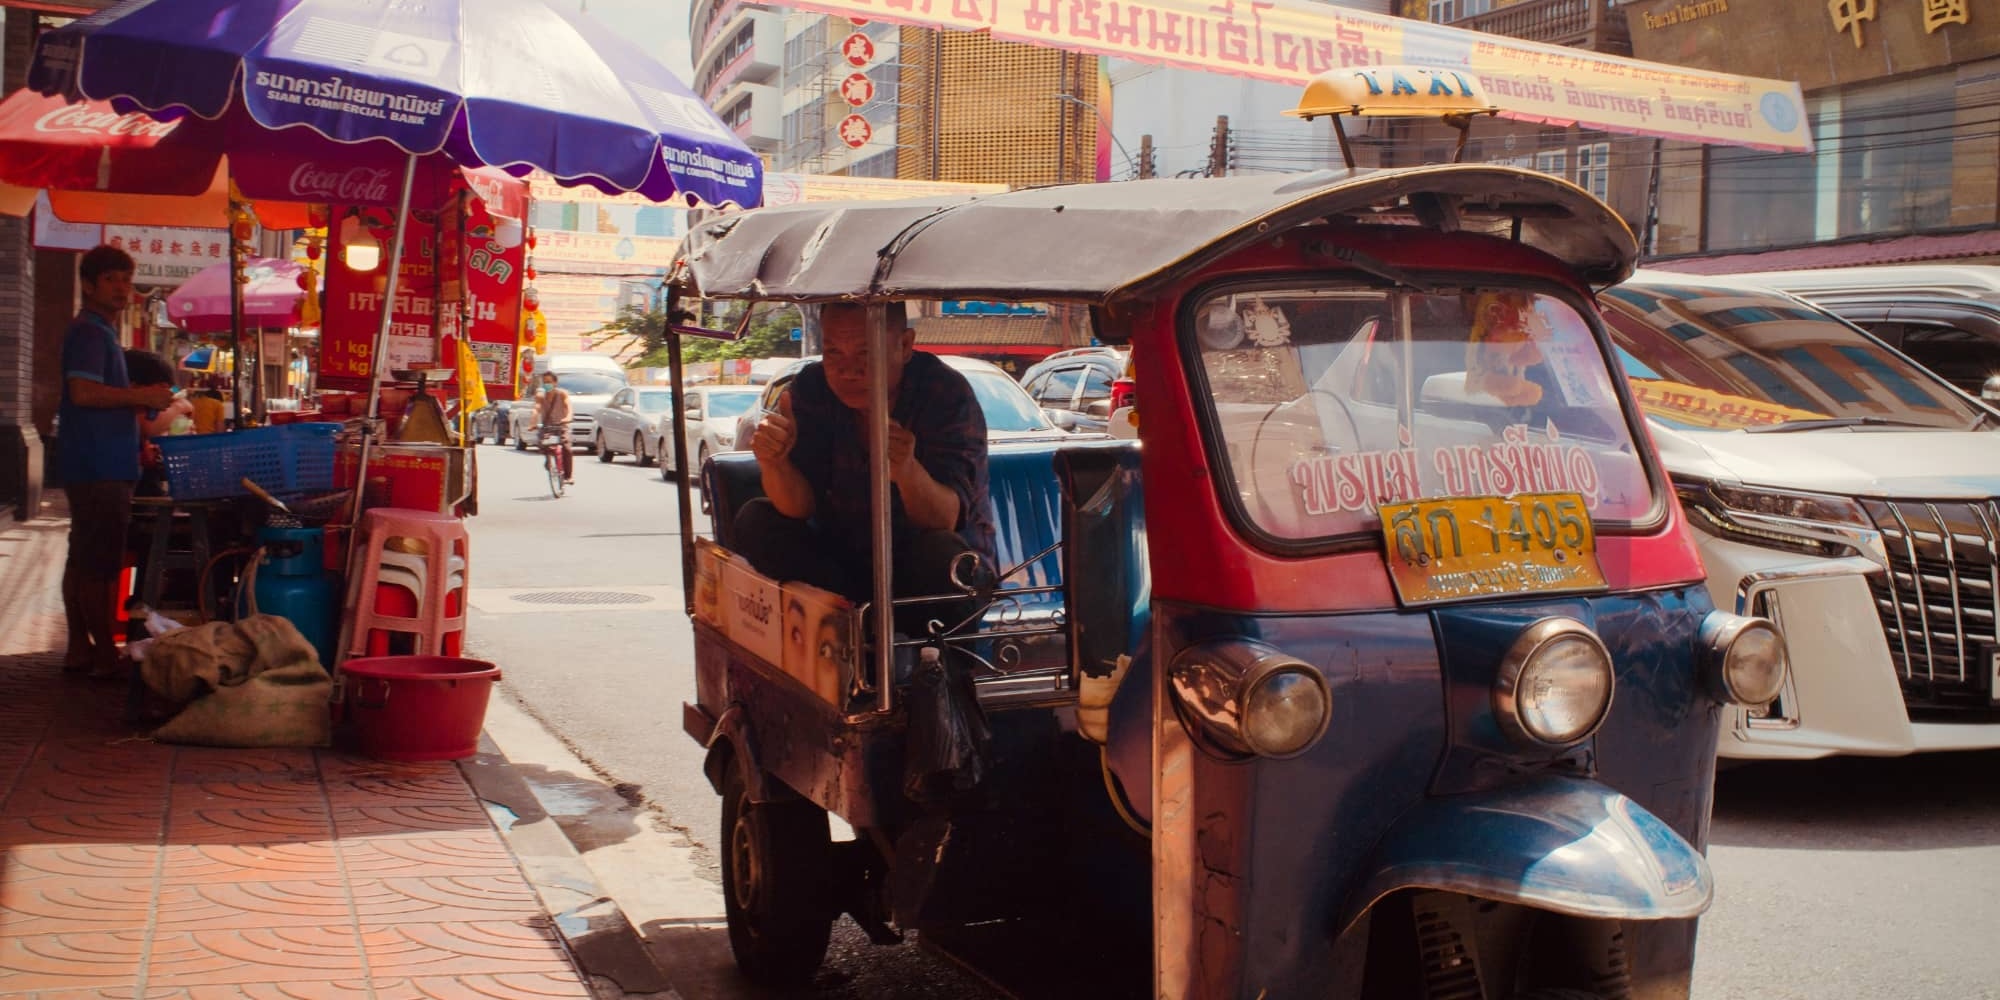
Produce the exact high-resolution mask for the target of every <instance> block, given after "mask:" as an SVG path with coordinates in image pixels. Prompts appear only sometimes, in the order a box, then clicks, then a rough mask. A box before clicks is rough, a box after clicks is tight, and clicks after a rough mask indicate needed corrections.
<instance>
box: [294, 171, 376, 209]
mask: <svg viewBox="0 0 2000 1000" xmlns="http://www.w3.org/2000/svg"><path fill="white" fill-rule="evenodd" d="M389 173H390V172H389V171H388V170H387V169H382V168H374V167H347V168H339V167H331V168H329V167H321V166H320V165H319V164H317V163H311V162H307V163H301V164H299V165H298V168H297V169H295V170H293V171H292V193H293V194H295V195H298V196H299V197H301V198H309V199H312V200H315V201H361V202H386V201H388V200H389Z"/></svg>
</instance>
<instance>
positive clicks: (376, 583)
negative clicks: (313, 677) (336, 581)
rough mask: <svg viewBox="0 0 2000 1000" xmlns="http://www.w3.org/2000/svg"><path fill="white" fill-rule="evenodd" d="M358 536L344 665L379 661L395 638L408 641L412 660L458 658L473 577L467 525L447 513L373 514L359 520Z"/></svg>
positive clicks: (393, 509) (392, 511)
mask: <svg viewBox="0 0 2000 1000" xmlns="http://www.w3.org/2000/svg"><path fill="white" fill-rule="evenodd" d="M360 530H361V533H362V537H361V544H360V545H359V546H358V547H357V548H356V549H355V553H354V560H355V561H354V571H353V572H351V573H349V574H348V580H349V583H348V592H347V607H348V608H349V609H351V613H352V614H353V616H354V622H353V627H352V628H351V629H350V630H349V632H348V638H347V643H346V645H347V648H346V649H344V650H343V651H342V658H343V659H345V658H346V657H349V656H380V655H384V654H386V653H387V652H388V651H389V648H390V643H391V641H392V635H393V634H394V633H399V632H400V633H406V634H408V635H410V636H411V637H412V638H413V640H414V643H415V648H413V649H411V650H410V651H409V652H410V654H411V655H416V656H456V655H458V653H459V651H460V650H461V649H463V648H464V644H465V596H464V592H465V587H466V582H467V580H468V578H469V577H470V576H471V550H470V548H469V543H468V540H467V537H466V532H465V523H464V522H462V521H460V520H459V519H458V518H455V517H452V516H451V515H449V514H438V513H433V512H430V511H421V510H403V509H401V508H396V507H376V508H373V509H370V510H368V511H367V512H366V513H364V514H363V515H362V520H361V529H360Z"/></svg>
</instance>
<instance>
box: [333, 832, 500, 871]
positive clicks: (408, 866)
mask: <svg viewBox="0 0 2000 1000" xmlns="http://www.w3.org/2000/svg"><path fill="white" fill-rule="evenodd" d="M338 843H339V849H340V856H341V858H342V860H344V861H345V862H346V864H347V875H348V877H349V878H351V879H354V880H356V881H360V880H363V879H383V878H399V877H405V876H416V877H437V876H446V877H450V876H459V875H474V876H478V875H498V874H504V873H512V872H518V871H519V866H518V865H517V864H516V863H515V861H514V856H513V855H512V854H509V853H508V851H507V846H506V844H505V843H503V842H502V841H501V840H500V837H499V835H498V834H496V833H492V832H490V831H488V832H485V833H477V834H474V833H465V834H452V835H449V836H426V837H374V838H369V839H365V840H342V841H339V842H338Z"/></svg>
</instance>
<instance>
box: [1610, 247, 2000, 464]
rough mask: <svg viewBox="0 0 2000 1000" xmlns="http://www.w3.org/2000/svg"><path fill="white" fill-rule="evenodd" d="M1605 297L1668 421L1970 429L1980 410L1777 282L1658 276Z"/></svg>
mask: <svg viewBox="0 0 2000 1000" xmlns="http://www.w3.org/2000/svg"><path fill="white" fill-rule="evenodd" d="M1599 298H1600V300H1601V302H1602V303H1603V306H1604V316H1605V323H1606V324H1607V325H1608V326H1609V327H1610V332H1611V339H1612V342H1613V343H1614V344H1615V345H1617V348H1618V360H1619V362H1620V363H1621V364H1623V365H1624V368H1625V373H1626V375H1627V376H1628V377H1629V378H1630V379H1631V382H1632V393H1633V396H1634V397H1635V398H1636V399H1637V400H1638V402H1639V407H1640V408H1641V409H1643V410H1644V411H1645V412H1646V415H1647V416H1649V417H1651V418H1653V419H1655V420H1658V421H1660V422H1661V423H1663V424H1666V425H1668V426H1670V427H1677V428H1683V429H1696V430H1748V429H1751V428H1769V427H1776V426H1779V425H1783V424H1788V423H1797V424H1800V425H1801V426H1800V429H1810V428H1811V427H1813V426H1853V425H1857V424H1882V425H1891V426H1894V425H1909V426H1917V427H1939V428H1947V427H1948V428H1953V429H1963V428H1965V427H1967V426H1969V425H1970V424H1971V423H1972V420H1973V418H1974V417H1975V416H1976V415H1977V414H1978V411H1977V410H1975V409H1973V407H1972V404H1970V403H1968V402H1966V401H1965V400H1963V399H1961V398H1959V397H1958V396H1957V395H1956V394H1954V393H1953V392H1952V391H1951V389H1949V388H1948V387H1947V386H1946V385H1945V384H1944V383H1943V382H1942V381H1940V380H1939V379H1937V378H1936V377H1935V376H1933V375H1931V374H1930V373H1929V372H1926V371H1924V370H1923V369H1921V368H1919V367H1917V366H1916V365H1914V364H1911V363H1910V362H1909V361H1908V360H1906V359H1904V358H1903V357H1901V356H1899V355H1897V354H1896V353H1895V352H1893V351H1891V350H1889V349H1888V348H1886V347H1883V346H1882V345H1881V344H1878V343H1876V342H1875V341H1873V340H1871V339H1869V338H1868V337H1867V336H1865V335H1863V334H1862V333H1861V332H1860V331H1858V330H1855V329H1853V328H1852V327H1849V326H1848V325H1847V324H1845V323H1842V322H1840V321H1839V320H1837V319H1835V318H1834V317H1833V316H1832V315H1831V314H1829V313H1826V312H1822V311H1821V310H1819V309H1817V308H1815V307H1813V306H1809V305H1805V304H1803V303H1801V302H1798V301H1796V300H1794V299H1791V298H1789V297H1787V296H1785V295H1782V294H1779V293H1777V292H1766V291H1760V290H1756V289H1737V288H1727V287H1716V286H1708V287H1703V286H1699V285H1692V284H1690V285H1673V284H1652V283H1650V282H1649V283H1646V284H1635V285H1624V286H1620V287H1617V288H1611V289H1607V290H1606V291H1605V292H1604V293H1603V294H1602V295H1601V296H1599ZM1812 422H1819V423H1817V424H1814V423H1812Z"/></svg>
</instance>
